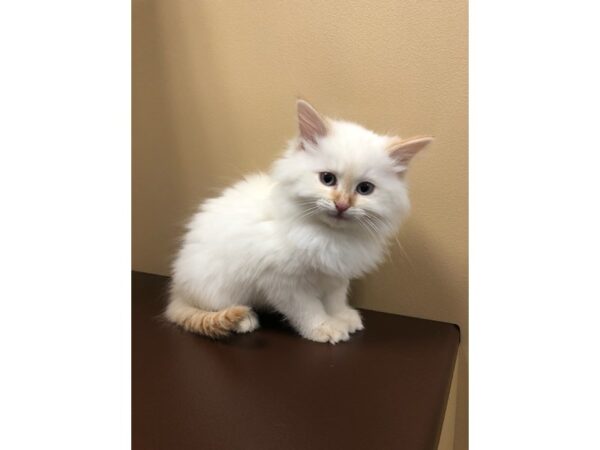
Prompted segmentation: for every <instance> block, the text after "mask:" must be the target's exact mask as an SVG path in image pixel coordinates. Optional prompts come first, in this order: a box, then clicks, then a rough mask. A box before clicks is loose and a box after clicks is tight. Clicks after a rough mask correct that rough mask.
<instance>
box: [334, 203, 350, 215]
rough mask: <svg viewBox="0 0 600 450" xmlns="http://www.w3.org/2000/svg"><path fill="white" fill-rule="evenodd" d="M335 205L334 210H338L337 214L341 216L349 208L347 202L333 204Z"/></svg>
mask: <svg viewBox="0 0 600 450" xmlns="http://www.w3.org/2000/svg"><path fill="white" fill-rule="evenodd" d="M334 203H335V209H337V210H338V212H339V213H340V214H341V213H343V212H344V211H346V210H347V209H348V208H350V204H349V203H348V202H334Z"/></svg>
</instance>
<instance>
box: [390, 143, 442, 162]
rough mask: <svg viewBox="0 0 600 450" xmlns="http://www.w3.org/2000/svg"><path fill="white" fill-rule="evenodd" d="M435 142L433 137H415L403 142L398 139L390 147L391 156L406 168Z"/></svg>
mask: <svg viewBox="0 0 600 450" xmlns="http://www.w3.org/2000/svg"><path fill="white" fill-rule="evenodd" d="M431 141H433V138H431V137H415V138H410V139H405V140H401V139H400V138H396V139H394V140H393V141H392V143H391V144H390V146H389V152H390V156H391V157H392V158H393V159H394V160H395V161H396V164H398V165H400V166H403V167H406V166H408V164H409V163H410V161H411V160H412V159H413V157H414V156H415V155H416V154H417V153H419V152H420V151H421V150H423V149H424V148H425V147H426V146H427V145H429V144H430V143H431Z"/></svg>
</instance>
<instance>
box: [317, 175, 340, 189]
mask: <svg viewBox="0 0 600 450" xmlns="http://www.w3.org/2000/svg"><path fill="white" fill-rule="evenodd" d="M319 180H321V183H323V184H324V185H325V186H335V184H336V183H337V178H336V177H335V175H334V174H332V173H331V172H321V173H320V174H319Z"/></svg>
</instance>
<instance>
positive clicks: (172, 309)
mask: <svg viewBox="0 0 600 450" xmlns="http://www.w3.org/2000/svg"><path fill="white" fill-rule="evenodd" d="M165 317H166V318H167V319H168V320H170V321H171V322H173V323H175V324H177V325H179V326H180V327H182V328H183V329H184V330H186V331H190V332H192V333H197V334H202V335H204V336H208V337H211V338H221V337H225V336H227V335H229V334H230V333H231V332H232V331H236V332H238V333H243V332H247V331H252V330H251V329H250V328H252V329H254V328H256V325H258V323H257V322H256V317H255V315H254V313H253V312H252V310H251V309H250V308H248V307H247V306H230V307H229V308H225V309H222V310H220V311H204V310H202V309H199V308H196V307H195V306H192V305H190V304H188V303H185V302H182V301H179V300H173V301H171V302H170V303H169V306H167V309H166V311H165Z"/></svg>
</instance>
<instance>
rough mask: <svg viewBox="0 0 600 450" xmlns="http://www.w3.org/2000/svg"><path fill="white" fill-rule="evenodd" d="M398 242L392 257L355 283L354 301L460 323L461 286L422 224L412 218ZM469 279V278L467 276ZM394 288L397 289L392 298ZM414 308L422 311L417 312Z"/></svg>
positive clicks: (393, 248)
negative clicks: (457, 284)
mask: <svg viewBox="0 0 600 450" xmlns="http://www.w3.org/2000/svg"><path fill="white" fill-rule="evenodd" d="M397 241H398V242H394V243H393V245H392V248H391V252H390V255H389V258H388V260H387V261H386V262H385V264H383V265H382V266H381V267H380V268H379V269H378V270H377V271H375V272H374V273H372V274H369V275H367V276H366V277H365V278H363V279H360V280H356V281H354V282H353V284H352V293H351V299H352V303H353V304H354V305H355V306H358V307H364V308H366V309H377V310H381V311H385V312H392V313H400V314H405V315H414V316H421V317H423V306H424V305H427V309H428V310H429V311H427V316H426V317H427V318H428V319H435V320H443V321H449V317H451V318H453V320H452V321H453V322H454V323H456V324H458V325H459V326H462V325H465V324H462V323H461V320H460V317H462V315H463V312H462V311H461V310H460V307H461V305H464V304H465V301H464V299H463V298H461V293H460V292H461V289H460V287H458V286H456V281H454V282H453V281H452V280H451V279H450V278H449V276H448V270H447V269H446V268H445V267H444V266H443V264H442V263H441V262H440V261H439V260H438V258H437V257H436V255H435V254H434V252H433V251H432V249H434V248H435V247H434V245H433V244H432V243H431V242H430V241H429V240H428V238H427V236H426V235H425V234H424V232H423V230H422V228H420V227H419V224H418V223H416V222H415V221H414V220H410V219H409V220H408V221H407V222H406V224H405V225H404V227H403V228H402V230H401V232H400V235H399V236H398V239H397ZM465 283H466V280H465ZM390 292H394V293H396V295H395V296H394V297H393V298H390V294H389V293H390ZM413 311H415V312H416V311H419V313H414V312H413Z"/></svg>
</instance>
